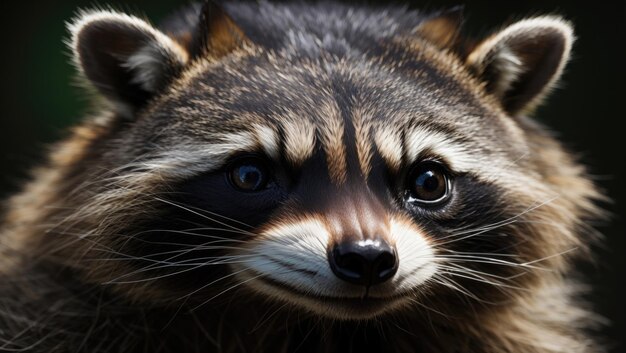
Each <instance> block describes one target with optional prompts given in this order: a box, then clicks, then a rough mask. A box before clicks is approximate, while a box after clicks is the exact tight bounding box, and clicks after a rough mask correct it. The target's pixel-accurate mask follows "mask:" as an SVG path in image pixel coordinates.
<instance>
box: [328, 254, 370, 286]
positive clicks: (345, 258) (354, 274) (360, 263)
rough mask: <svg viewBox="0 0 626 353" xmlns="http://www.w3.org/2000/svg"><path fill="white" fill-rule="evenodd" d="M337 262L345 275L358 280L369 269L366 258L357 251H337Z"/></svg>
mask: <svg viewBox="0 0 626 353" xmlns="http://www.w3.org/2000/svg"><path fill="white" fill-rule="evenodd" d="M334 256H335V263H336V264H337V267H338V268H339V269H340V270H341V272H342V275H343V276H345V277H350V278H354V279H356V280H358V279H360V278H361V277H362V276H363V273H364V272H366V271H367V269H366V267H367V264H366V263H365V261H364V260H365V259H364V258H363V257H362V256H360V255H359V254H357V253H347V254H342V253H340V252H339V251H335V254H334Z"/></svg>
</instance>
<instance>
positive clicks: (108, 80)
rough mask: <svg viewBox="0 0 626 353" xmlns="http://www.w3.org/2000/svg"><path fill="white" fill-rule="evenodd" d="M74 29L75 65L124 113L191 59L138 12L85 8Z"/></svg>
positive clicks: (176, 72) (130, 111)
mask: <svg viewBox="0 0 626 353" xmlns="http://www.w3.org/2000/svg"><path fill="white" fill-rule="evenodd" d="M69 30H70V31H71V34H72V39H71V43H70V45H71V48H72V51H73V54H74V62H75V63H76V66H77V67H78V68H79V70H80V71H81V72H82V74H83V75H84V76H85V77H86V78H87V79H88V80H89V81H90V82H91V84H93V86H95V88H97V89H98V91H99V92H100V93H102V94H103V95H104V96H105V97H106V98H107V99H108V100H109V101H111V102H113V103H114V105H115V106H116V108H117V109H118V111H119V113H121V114H124V115H132V114H133V113H134V112H135V111H136V110H137V109H139V108H141V107H142V106H143V105H144V104H145V103H146V102H147V101H148V100H149V99H150V98H151V97H152V96H154V95H155V94H156V93H157V92H159V91H160V90H162V89H163V88H164V87H165V86H166V85H167V84H168V83H169V82H170V81H171V80H172V79H173V78H174V77H176V76H177V75H178V74H179V73H180V72H181V71H182V68H183V66H184V65H185V64H186V62H187V60H188V54H187V52H186V50H184V49H183V48H181V47H180V46H179V45H178V44H177V43H176V42H174V41H173V40H172V39H171V38H170V37H168V36H167V35H165V34H163V33H162V32H160V31H158V30H157V29H155V28H154V27H152V26H151V25H150V24H148V23H147V22H146V21H144V20H142V19H139V18H137V17H134V16H129V15H126V14H122V13H116V12H112V11H93V12H82V13H81V14H80V15H79V16H78V18H77V19H76V20H75V21H74V22H72V23H71V24H69Z"/></svg>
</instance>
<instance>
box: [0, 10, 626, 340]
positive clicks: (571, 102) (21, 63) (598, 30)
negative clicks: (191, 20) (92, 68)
mask: <svg viewBox="0 0 626 353" xmlns="http://www.w3.org/2000/svg"><path fill="white" fill-rule="evenodd" d="M185 3H186V1H181V0H132V1H131V0H127V1H126V2H121V1H119V0H116V1H106V0H103V1H102V2H94V1H82V0H66V1H45V2H44V1H41V2H33V1H6V0H5V1H2V5H0V6H1V8H0V10H1V11H0V28H1V31H0V33H1V36H0V38H2V39H3V41H4V43H3V44H2V53H1V54H0V99H1V102H2V105H1V107H2V110H1V113H0V198H5V197H6V196H7V195H9V194H10V193H12V192H14V191H16V190H17V189H18V188H19V186H20V185H21V183H22V181H23V180H24V179H25V178H26V176H27V175H28V170H29V168H30V167H31V166H33V165H34V164H36V163H37V162H38V161H41V160H42V159H43V156H44V154H45V151H46V146H48V145H49V144H50V143H51V142H53V141H56V140H58V139H59V138H60V137H63V136H64V135H65V131H66V130H67V127H68V126H70V125H72V124H75V123H76V122H78V121H80V118H81V116H82V115H83V113H84V112H85V111H86V108H87V101H86V97H84V96H83V95H81V92H80V90H79V89H78V88H76V87H75V86H74V85H73V84H72V82H73V77H74V76H73V75H74V69H73V68H72V66H71V65H70V64H69V63H68V62H69V55H68V51H67V49H66V48H65V46H64V44H63V40H64V39H66V38H67V32H66V30H65V25H64V22H65V21H67V20H69V19H70V18H72V17H73V15H74V13H75V11H76V9H78V8H93V7H95V6H104V5H106V4H109V5H112V6H113V8H115V9H120V10H125V11H130V12H132V13H134V14H147V15H148V16H149V18H151V19H152V20H153V21H154V22H158V21H159V20H160V19H162V18H163V17H164V16H165V15H166V14H167V13H168V12H171V11H172V10H175V9H177V8H178V7H179V6H181V5H183V4H185ZM370 3H371V2H370ZM410 4H411V6H412V7H418V8H427V9H440V8H446V7H450V6H453V5H458V4H462V2H461V1H448V0H444V1H434V0H432V1H411V2H410ZM547 13H552V14H561V15H563V16H565V17H566V18H568V19H570V20H571V21H572V22H573V23H574V25H575V28H576V35H577V37H578V40H577V42H576V44H575V47H574V56H573V59H572V61H571V63H570V65H569V66H568V68H567V72H566V73H565V76H564V79H563V81H562V84H561V87H562V88H561V89H558V90H557V91H556V92H554V94H553V95H552V97H551V99H550V100H549V102H548V104H546V105H545V106H543V107H542V108H540V109H539V111H538V112H537V114H536V117H537V119H538V120H540V121H542V122H543V123H545V124H547V125H548V126H550V127H551V128H552V129H553V130H555V131H557V132H558V136H559V137H560V138H561V140H562V141H564V142H565V144H566V145H567V146H568V147H569V148H570V149H571V150H572V151H575V152H577V153H579V155H580V157H581V159H582V161H584V163H585V164H586V165H588V166H589V168H590V171H591V173H592V174H593V176H594V178H595V180H596V181H597V183H598V185H599V186H600V187H601V188H603V189H604V190H606V192H607V194H608V195H610V197H611V198H612V199H613V201H614V202H613V203H612V204H608V205H606V206H605V207H606V208H607V209H608V210H609V211H610V212H611V213H612V215H613V216H612V219H611V220H610V221H609V222H605V223H603V224H600V225H599V226H598V228H599V229H600V230H601V231H602V232H603V233H604V234H605V235H606V241H605V244H606V245H605V247H604V248H599V249H597V254H598V255H597V258H598V261H597V262H598V263H597V265H595V266H589V265H584V266H581V270H582V271H583V272H584V273H585V274H586V276H587V277H588V278H589V279H590V280H591V282H592V284H593V286H594V288H595V290H594V292H593V295H592V300H593V303H594V305H595V306H596V308H597V310H598V311H600V312H601V313H602V314H603V315H605V316H606V317H608V318H609V319H610V320H611V321H612V325H611V326H609V327H607V328H606V329H605V330H604V333H605V336H606V337H607V338H608V340H609V342H610V343H611V344H612V345H613V346H614V349H613V352H622V351H625V349H624V347H623V346H621V344H620V343H621V342H623V335H624V334H626V323H625V313H624V311H625V310H624V301H626V297H625V294H626V293H625V291H624V287H625V286H624V284H623V283H624V275H623V274H622V272H623V271H624V270H626V266H625V263H626V261H625V260H624V259H625V258H626V245H625V235H626V232H625V230H626V226H625V217H624V216H626V208H625V204H626V187H624V185H623V183H624V182H626V172H625V171H626V168H625V162H626V160H625V158H624V154H625V153H626V149H625V148H624V147H625V146H626V143H625V142H624V141H625V140H626V134H625V133H624V130H623V127H624V126H625V125H626V124H625V123H624V120H625V119H626V114H625V113H624V109H623V106H624V104H626V94H625V93H626V89H625V88H624V84H625V83H626V69H625V65H626V55H625V52H626V30H625V29H626V4H625V2H624V1H615V2H612V3H610V2H598V1H595V2H593V1H585V2H571V1H567V2H566V1H562V2H558V1H492V2H471V3H466V4H465V14H466V27H465V28H466V30H467V31H468V32H469V33H470V34H472V35H475V36H480V35H485V34H487V33H489V31H490V30H491V29H494V28H496V27H498V26H499V25H501V24H502V23H508V22H511V21H513V20H516V19H520V18H523V17H525V16H529V15H537V14H547Z"/></svg>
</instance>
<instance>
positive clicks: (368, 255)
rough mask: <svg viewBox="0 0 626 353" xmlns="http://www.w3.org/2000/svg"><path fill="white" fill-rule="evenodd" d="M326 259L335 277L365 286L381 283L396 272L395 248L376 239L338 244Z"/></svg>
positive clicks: (396, 258)
mask: <svg viewBox="0 0 626 353" xmlns="http://www.w3.org/2000/svg"><path fill="white" fill-rule="evenodd" d="M328 261H329V263H330V268H331V269H332V270H333V273H335V275H336V276H337V277H339V278H341V279H342V280H344V281H347V282H350V283H353V284H360V285H364V286H371V285H374V284H378V283H382V282H384V281H386V280H388V279H390V278H391V277H393V275H394V274H396V272H397V271H398V257H397V256H396V252H395V250H394V249H393V248H392V247H391V246H389V244H387V243H386V242H384V241H379V240H360V241H351V242H345V243H341V244H338V245H336V246H335V247H334V248H333V249H332V250H331V251H330V252H329V254H328Z"/></svg>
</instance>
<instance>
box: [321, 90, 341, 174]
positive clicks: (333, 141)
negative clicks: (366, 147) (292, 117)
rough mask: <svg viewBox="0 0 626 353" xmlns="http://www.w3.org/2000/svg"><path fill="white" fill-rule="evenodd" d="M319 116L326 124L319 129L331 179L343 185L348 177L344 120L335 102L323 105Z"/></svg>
mask: <svg viewBox="0 0 626 353" xmlns="http://www.w3.org/2000/svg"><path fill="white" fill-rule="evenodd" d="M317 114H319V115H320V116H321V117H323V119H322V121H323V122H324V124H323V125H321V126H319V127H318V131H319V134H320V140H321V142H322V147H323V148H324V152H325V153H326V163H327V164H328V172H329V174H330V178H331V180H332V181H333V182H335V183H337V184H342V183H344V182H345V181H346V179H347V177H348V175H347V173H348V170H347V169H348V166H347V160H346V146H345V145H344V142H343V136H344V124H343V118H342V117H341V113H340V111H339V107H337V103H336V102H335V101H330V102H325V103H322V104H321V106H320V109H319V110H318V112H317Z"/></svg>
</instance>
